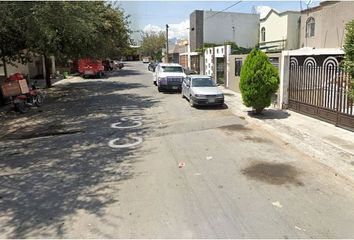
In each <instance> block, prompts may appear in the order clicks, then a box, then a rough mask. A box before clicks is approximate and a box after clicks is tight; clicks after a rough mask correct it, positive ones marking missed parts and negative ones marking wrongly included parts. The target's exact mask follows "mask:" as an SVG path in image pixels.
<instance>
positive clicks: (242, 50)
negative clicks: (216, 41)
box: [224, 41, 252, 54]
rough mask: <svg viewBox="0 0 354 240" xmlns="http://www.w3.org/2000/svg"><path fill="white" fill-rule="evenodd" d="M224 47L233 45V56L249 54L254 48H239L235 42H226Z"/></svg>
mask: <svg viewBox="0 0 354 240" xmlns="http://www.w3.org/2000/svg"><path fill="white" fill-rule="evenodd" d="M224 45H231V54H248V53H250V52H251V51H252V48H244V47H239V46H238V45H237V44H236V43H235V42H231V41H226V42H225V43H224Z"/></svg>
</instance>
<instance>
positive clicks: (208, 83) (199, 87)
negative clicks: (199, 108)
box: [182, 75, 224, 107]
mask: <svg viewBox="0 0 354 240" xmlns="http://www.w3.org/2000/svg"><path fill="white" fill-rule="evenodd" d="M182 97H183V98H187V99H188V100H189V103H190V105H191V106H192V107H194V106H196V105H220V106H222V105H224V94H223V92H222V91H221V90H220V89H219V88H218V87H217V85H216V84H215V82H214V81H213V79H212V78H211V77H209V76H205V75H192V76H188V77H186V78H185V79H184V80H183V83H182Z"/></svg>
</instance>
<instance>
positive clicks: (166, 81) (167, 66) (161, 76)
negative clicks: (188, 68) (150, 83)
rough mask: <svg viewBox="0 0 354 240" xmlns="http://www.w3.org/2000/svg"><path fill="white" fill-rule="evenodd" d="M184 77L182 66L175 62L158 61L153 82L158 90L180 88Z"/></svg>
mask: <svg viewBox="0 0 354 240" xmlns="http://www.w3.org/2000/svg"><path fill="white" fill-rule="evenodd" d="M185 77H186V74H185V73H184V71H183V67H182V66H181V65H179V64H176V63H159V64H158V65H157V66H156V68H155V72H154V84H155V85H156V86H157V89H158V91H159V92H161V91H163V90H181V88H182V81H183V79H184V78H185Z"/></svg>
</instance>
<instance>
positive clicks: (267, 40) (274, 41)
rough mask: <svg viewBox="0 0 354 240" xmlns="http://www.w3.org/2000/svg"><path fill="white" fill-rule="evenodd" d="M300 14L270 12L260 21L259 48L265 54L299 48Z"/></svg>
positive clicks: (293, 12)
mask: <svg viewBox="0 0 354 240" xmlns="http://www.w3.org/2000/svg"><path fill="white" fill-rule="evenodd" d="M299 29H300V12H297V11H286V12H282V13H278V12H277V11H275V10H273V9H272V10H270V11H269V13H268V14H267V15H266V16H265V17H264V18H262V19H261V20H260V27H259V30H260V32H259V36H260V39H259V47H260V49H262V50H263V51H265V52H281V51H282V50H293V49H298V48H299Z"/></svg>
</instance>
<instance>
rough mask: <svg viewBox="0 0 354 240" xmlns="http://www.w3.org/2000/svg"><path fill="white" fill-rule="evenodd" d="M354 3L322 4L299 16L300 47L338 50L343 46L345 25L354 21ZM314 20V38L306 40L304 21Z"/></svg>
mask: <svg viewBox="0 0 354 240" xmlns="http://www.w3.org/2000/svg"><path fill="white" fill-rule="evenodd" d="M353 13H354V2H353V1H343V2H335V3H329V4H323V5H322V6H320V7H317V8H313V9H308V10H305V11H303V12H302V14H301V28H300V47H310V48H340V47H342V46H343V44H344V39H345V24H346V23H348V22H349V21H351V20H353V19H354V14H353ZM309 17H313V18H314V19H315V23H316V25H315V36H314V37H310V38H306V37H305V33H306V21H307V19H308V18H309Z"/></svg>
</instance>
